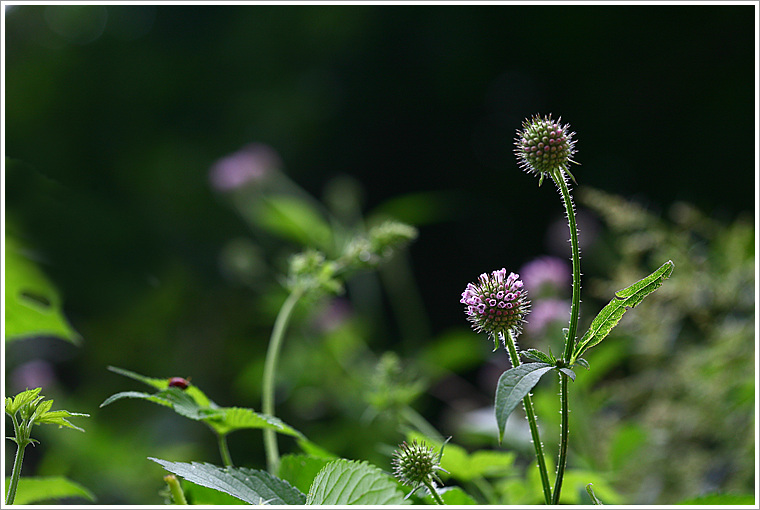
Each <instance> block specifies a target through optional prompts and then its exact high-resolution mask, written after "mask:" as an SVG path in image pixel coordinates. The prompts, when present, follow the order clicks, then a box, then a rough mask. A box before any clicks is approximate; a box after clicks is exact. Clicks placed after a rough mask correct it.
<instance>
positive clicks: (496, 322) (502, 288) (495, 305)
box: [459, 268, 530, 350]
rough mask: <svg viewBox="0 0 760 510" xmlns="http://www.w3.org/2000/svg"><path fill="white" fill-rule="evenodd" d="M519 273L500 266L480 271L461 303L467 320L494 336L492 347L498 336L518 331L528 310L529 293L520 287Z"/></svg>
mask: <svg viewBox="0 0 760 510" xmlns="http://www.w3.org/2000/svg"><path fill="white" fill-rule="evenodd" d="M519 278H520V275H518V274H515V273H509V276H507V270H506V269H504V268H502V269H499V270H498V271H492V272H491V274H490V275H489V274H487V273H483V274H481V275H480V277H479V278H478V281H477V282H476V283H468V284H467V288H466V289H465V290H464V292H462V299H460V300H459V302H460V303H462V304H464V305H465V309H464V312H465V313H466V314H467V320H469V321H470V322H471V323H472V327H473V329H475V331H477V332H478V333H480V332H482V331H485V332H487V333H490V334H491V335H492V336H493V338H494V350H496V349H497V348H498V347H499V339H498V335H499V333H501V334H505V335H506V334H507V333H508V332H510V331H512V332H514V333H519V332H520V329H521V327H522V324H523V323H524V322H525V320H524V318H525V315H526V314H527V313H528V311H529V309H530V301H529V300H528V293H527V291H526V290H525V289H523V282H522V280H520V279H519Z"/></svg>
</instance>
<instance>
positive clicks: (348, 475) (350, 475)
mask: <svg viewBox="0 0 760 510" xmlns="http://www.w3.org/2000/svg"><path fill="white" fill-rule="evenodd" d="M403 503H404V494H403V493H402V492H401V491H400V490H399V489H398V484H397V483H396V482H395V481H394V480H393V479H392V478H391V477H390V476H389V475H387V474H385V473H384V472H383V471H382V470H381V469H380V468H378V467H376V466H373V465H371V464H368V463H367V462H356V461H353V460H346V459H338V460H334V461H331V462H330V463H329V464H327V465H326V466H325V467H324V468H322V470H321V471H320V472H319V473H318V474H317V476H316V478H314V482H313V483H312V484H311V488H310V489H309V494H308V496H307V499H306V504H307V505H401V504H403Z"/></svg>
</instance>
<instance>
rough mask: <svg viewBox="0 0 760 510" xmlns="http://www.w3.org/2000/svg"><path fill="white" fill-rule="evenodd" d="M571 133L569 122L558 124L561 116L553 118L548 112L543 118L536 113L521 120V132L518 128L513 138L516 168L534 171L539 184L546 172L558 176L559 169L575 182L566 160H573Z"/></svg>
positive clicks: (559, 173)
mask: <svg viewBox="0 0 760 510" xmlns="http://www.w3.org/2000/svg"><path fill="white" fill-rule="evenodd" d="M574 134H575V133H572V132H570V125H569V124H565V125H564V126H563V125H562V117H560V118H559V119H557V120H556V121H555V120H553V119H552V116H551V114H549V115H548V116H544V118H543V119H542V118H541V117H540V116H539V115H534V116H533V118H532V119H530V120H528V119H525V120H524V121H523V124H522V131H520V130H518V131H517V137H516V138H515V155H516V156H517V159H518V160H519V162H520V168H522V169H523V170H525V171H526V172H528V173H534V174H538V175H539V182H538V185H539V186H540V185H541V183H543V181H544V177H546V176H547V175H548V176H550V177H554V178H555V179H559V178H562V171H565V172H567V174H568V175H569V176H570V177H571V178H572V179H573V181H575V177H573V174H571V173H570V170H569V167H570V163H575V161H573V160H572V159H571V158H572V157H573V154H575V140H573V135H574Z"/></svg>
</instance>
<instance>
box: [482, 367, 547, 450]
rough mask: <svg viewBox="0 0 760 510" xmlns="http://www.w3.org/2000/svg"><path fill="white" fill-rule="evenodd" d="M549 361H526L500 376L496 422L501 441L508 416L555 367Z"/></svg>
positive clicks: (496, 400) (497, 391)
mask: <svg viewBox="0 0 760 510" xmlns="http://www.w3.org/2000/svg"><path fill="white" fill-rule="evenodd" d="M553 368H554V367H553V366H552V365H549V364H548V363H525V364H523V365H518V366H516V367H514V368H510V369H509V370H507V371H506V372H504V373H503V374H501V377H500V378H499V383H498V384H497V386H496V399H495V406H496V423H497V425H498V426H499V443H501V440H502V439H503V438H504V428H505V427H506V425H507V418H509V415H510V414H512V411H514V410H515V407H517V404H519V403H520V402H521V401H522V399H523V398H524V397H525V396H526V395H527V394H528V393H529V392H530V390H532V389H533V387H534V386H535V385H536V384H537V383H538V381H539V379H541V376H543V375H544V374H545V373H546V372H548V371H549V370H551V369H553Z"/></svg>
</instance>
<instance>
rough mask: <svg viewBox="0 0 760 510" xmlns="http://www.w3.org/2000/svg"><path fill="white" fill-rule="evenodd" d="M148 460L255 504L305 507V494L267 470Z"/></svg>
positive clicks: (176, 473)
mask: <svg viewBox="0 0 760 510" xmlns="http://www.w3.org/2000/svg"><path fill="white" fill-rule="evenodd" d="M148 459H150V460H152V461H153V462H156V463H158V464H160V465H161V466H163V468H164V469H166V470H167V471H169V472H171V473H174V474H175V475H177V476H180V477H182V478H184V479H185V480H187V481H188V482H192V483H195V484H198V485H202V486H204V487H208V488H210V489H215V490H218V491H221V492H225V493H227V494H229V495H231V496H234V497H236V498H238V499H240V500H242V501H245V502H246V503H250V504H252V505H261V504H264V503H266V504H270V505H303V504H304V503H305V501H306V496H305V495H304V493H303V492H301V491H299V490H298V489H296V488H295V487H293V486H292V485H290V484H289V483H288V482H286V481H285V480H281V479H279V478H277V477H275V476H272V475H270V474H269V473H267V472H266V471H261V470H258V469H249V468H235V467H226V468H223V467H219V466H215V465H213V464H207V463H200V462H192V463H187V462H170V461H167V460H161V459H154V458H153V457H148Z"/></svg>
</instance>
